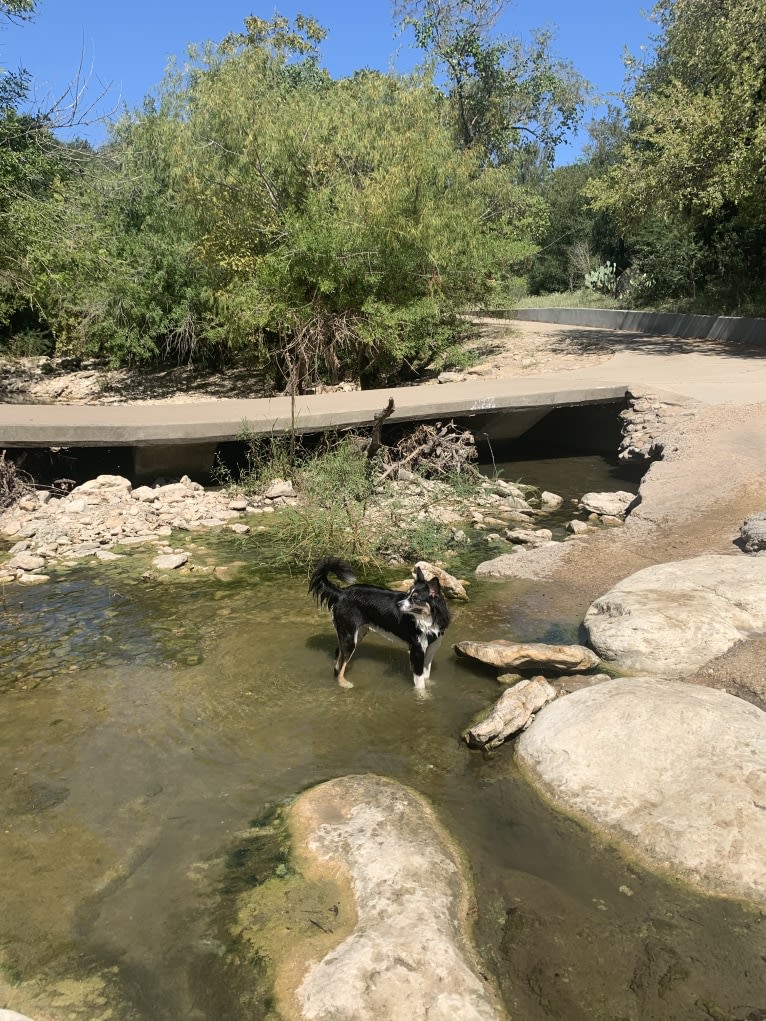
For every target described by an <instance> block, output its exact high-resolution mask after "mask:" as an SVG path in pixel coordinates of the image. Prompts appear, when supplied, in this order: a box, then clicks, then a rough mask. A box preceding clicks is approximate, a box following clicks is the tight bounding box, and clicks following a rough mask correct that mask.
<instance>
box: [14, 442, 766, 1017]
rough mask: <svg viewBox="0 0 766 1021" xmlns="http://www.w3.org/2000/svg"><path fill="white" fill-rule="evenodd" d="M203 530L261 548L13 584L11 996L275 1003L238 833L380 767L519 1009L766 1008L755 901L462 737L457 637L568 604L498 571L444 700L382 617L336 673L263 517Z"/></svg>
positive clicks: (587, 485)
mask: <svg viewBox="0 0 766 1021" xmlns="http://www.w3.org/2000/svg"><path fill="white" fill-rule="evenodd" d="M575 462H579V463H575ZM546 473H547V474H546ZM568 473H569V475H571V479H569V475H568ZM505 477H506V478H523V479H524V481H529V482H532V481H534V482H537V483H538V484H539V485H540V486H541V487H543V488H549V489H553V490H557V491H558V492H560V493H562V495H565V496H567V497H569V496H571V495H574V494H576V493H577V492H578V491H579V492H583V491H585V490H587V489H592V488H595V489H599V488H601V489H614V488H626V486H625V484H624V483H623V482H622V481H619V480H618V481H617V482H616V481H615V475H614V470H613V469H612V468H611V467H610V466H609V465H607V464H606V463H605V462H603V461H601V460H600V459H598V458H590V459H587V458H585V459H584V458H577V459H569V461H568V462H567V463H566V464H562V463H559V464H558V465H556V464H551V463H549V462H542V463H540V464H537V465H534V464H527V465H524V466H506V473H505ZM567 479H569V481H567ZM570 516H571V514H570ZM184 541H188V542H189V543H190V544H191V543H193V544H194V548H195V557H194V560H195V562H196V563H199V564H203V563H205V561H206V560H208V561H209V562H210V563H219V564H220V563H229V562H231V561H240V562H242V564H243V566H242V567H241V569H240V571H239V573H238V574H236V575H235V577H234V580H231V581H228V582H221V581H216V580H214V579H213V578H211V577H210V576H209V575H190V576H187V577H185V578H181V577H179V576H177V575H172V576H170V577H168V578H167V579H165V580H164V581H156V580H155V581H142V580H140V572H139V571H138V570H137V569H135V568H133V569H128V568H126V567H124V566H122V564H118V565H105V566H100V567H97V568H95V567H87V568H86V567H81V568H78V569H76V570H74V571H70V572H69V573H67V574H62V575H61V576H59V577H56V578H55V579H54V580H53V581H52V583H50V584H49V585H47V586H44V587H39V588H32V589H20V588H18V587H9V588H8V589H7V590H6V592H5V596H4V600H5V602H4V607H3V609H2V610H1V611H0V626H2V632H0V670H1V671H2V672H1V673H0V769H1V771H2V777H3V783H2V788H1V790H0V809H1V810H2V819H3V826H2V834H1V839H0V876H2V881H0V1006H3V1005H5V1003H6V1002H8V1003H10V1004H13V1005H14V1006H17V1005H18V1002H19V1001H18V1000H14V999H13V997H14V996H19V995H21V994H23V995H24V996H25V997H26V999H25V1000H24V1005H25V1006H27V1007H28V1006H29V1005H30V1003H35V1002H36V1003H37V1004H39V1005H40V1014H41V1015H42V1016H45V1017H48V1016H49V1015H50V1016H52V1017H54V1018H55V1019H56V1021H58V1019H59V1018H73V1019H75V1021H81V1019H82V1021H85V1019H88V1021H95V1019H97V1018H101V1017H103V1018H107V1017H108V1018H110V1019H111V1021H128V1019H130V1021H134V1019H140V1021H178V1019H181V1018H192V1019H199V1021H202V1019H205V1021H213V1019H223V1021H240V1019H241V1021H244V1019H245V1018H248V1019H251V1018H253V1017H257V1016H262V1017H273V1016H274V1015H273V1014H269V1007H268V1002H269V1001H268V998H267V996H266V994H267V992H268V991H267V990H266V991H263V993H264V996H263V998H262V999H259V993H260V992H261V991H259V990H258V989H257V988H255V992H253V990H254V987H257V976H256V975H255V974H254V973H251V972H250V971H249V970H248V969H247V968H246V967H244V966H243V965H241V964H240V965H238V964H237V959H236V954H235V951H234V950H233V949H232V945H231V933H232V930H233V927H234V924H235V917H234V916H235V912H236V901H235V898H234V896H233V894H232V893H231V891H232V890H235V889H237V888H240V889H241V887H242V885H243V884H246V883H247V882H251V881H255V878H256V877H250V876H249V875H239V876H238V875H237V874H236V873H237V869H238V868H240V865H241V864H242V863H241V861H240V859H239V858H238V856H237V854H236V849H237V847H238V846H239V843H240V841H241V839H242V834H243V833H246V832H247V830H248V827H249V826H250V824H251V822H252V821H253V820H254V819H257V818H259V817H262V816H263V814H264V812H265V811H267V809H268V808H269V806H273V805H274V804H279V803H282V802H286V801H288V800H289V799H291V798H292V797H294V796H295V795H296V794H297V793H299V792H300V791H301V790H303V789H305V788H306V787H308V786H311V785H313V784H317V783H320V782H322V781H323V780H327V779H329V778H331V777H335V776H341V775H344V774H351V773H366V772H374V773H379V774H384V775H386V776H391V777H395V778H396V779H399V780H401V781H402V782H404V783H406V784H409V785H411V786H412V787H414V788H416V789H417V790H419V791H421V792H423V793H424V794H425V795H427V796H428V797H429V798H430V799H431V800H432V802H433V803H434V805H435V806H436V809H437V811H438V813H439V816H440V818H441V819H442V821H443V822H444V824H445V825H446V826H447V828H448V829H449V831H450V832H451V833H452V834H453V835H454V837H455V838H456V839H457V840H458V841H459V842H460V844H461V845H462V847H463V848H464V849H465V852H466V855H467V859H468V861H469V863H470V866H471V868H472V872H473V878H474V882H475V886H476V894H477V899H476V910H475V913H474V920H475V922H476V929H475V935H476V939H477V943H478V946H479V948H480V951H481V953H482V955H483V959H484V961H485V962H486V966H487V968H488V969H489V971H490V972H492V973H493V974H494V975H495V977H496V979H497V981H498V983H499V985H500V988H501V990H502V993H503V995H504V997H505V1000H506V1003H507V1005H508V1008H509V1011H510V1012H511V1014H512V1015H513V1016H514V1018H517V1019H526V1021H536V1019H543V1018H557V1019H561V1021H577V1019H590V1018H603V1019H620V1018H624V1019H647V1021H648V1019H657V1021H670V1019H678V1021H692V1019H697V1018H699V1019H715V1021H724V1019H741V1021H744V1019H749V1021H757V1019H762V1018H765V1017H766V1010H764V1007H765V1006H766V995H764V988H765V986H764V956H763V955H764V953H766V947H764V941H763V936H762V934H761V933H762V926H760V925H759V919H758V916H757V915H756V914H755V913H753V912H751V911H749V910H747V909H745V908H744V907H742V906H741V905H738V904H736V903H732V902H728V901H724V900H717V899H707V898H704V897H700V896H697V895H694V894H692V893H690V892H689V891H687V890H685V889H684V888H682V887H680V886H677V885H675V884H672V883H669V882H665V881H664V880H662V879H660V878H658V877H655V876H652V875H650V874H648V873H646V872H645V871H643V870H642V869H640V868H637V867H635V866H634V865H632V864H630V863H627V862H626V861H625V860H624V859H622V858H621V857H620V856H619V855H618V854H617V853H616V852H615V851H613V850H611V849H610V848H608V847H605V846H603V845H601V844H600V843H599V842H598V841H597V840H596V839H594V838H593V837H592V836H591V835H590V834H589V833H588V832H587V831H585V830H584V829H582V828H581V827H579V826H578V825H577V824H575V823H573V822H572V821H570V820H568V819H566V818H564V817H562V816H561V815H559V814H557V813H555V812H554V811H552V810H550V809H549V808H548V807H547V806H546V805H545V804H544V803H543V802H542V801H541V800H540V799H539V798H538V796H537V795H536V794H535V793H534V791H532V790H531V789H530V788H529V787H528V785H527V784H526V782H525V781H524V780H523V779H522V778H521V777H520V776H519V774H518V773H517V771H516V769H515V767H514V763H513V755H512V751H513V749H512V745H510V744H509V745H506V746H504V747H503V748H502V749H500V750H498V751H497V752H496V753H494V754H493V755H492V756H490V757H485V756H483V755H482V754H481V753H479V752H477V751H472V750H469V749H468V748H467V747H466V746H465V745H464V744H463V743H462V742H461V741H460V733H461V731H462V730H463V729H464V728H465V727H466V726H467V724H468V723H469V722H470V720H471V718H472V716H473V715H474V714H475V713H476V712H478V711H479V710H481V709H483V708H484V707H486V706H487V705H489V704H490V703H491V702H493V701H494V700H495V699H496V698H497V696H498V687H497V684H496V682H495V680H494V676H493V674H492V673H491V672H485V671H483V670H482V669H480V668H477V667H473V666H471V665H469V664H467V663H466V662H465V661H464V660H457V659H456V658H455V656H454V654H453V653H452V651H451V647H450V646H451V643H452V642H457V641H460V640H462V639H467V638H474V639H480V640H481V639H489V638H493V637H495V638H513V639H521V640H552V639H553V640H563V641H575V640H577V632H578V626H579V623H580V614H579V613H578V615H577V616H576V617H574V616H573V618H572V619H569V620H567V619H561V617H557V618H556V619H549V618H548V617H547V616H546V611H545V606H546V600H545V598H544V592H543V590H542V586H541V585H540V584H539V583H531V582H523V583H521V582H509V583H489V582H487V583H480V582H477V581H475V582H474V583H473V585H472V586H471V601H470V603H468V604H464V605H457V606H455V605H454V604H453V610H454V622H453V625H452V628H451V630H450V634H449V639H450V644H446V645H445V646H443V648H442V650H441V651H440V654H439V656H438V657H437V660H436V664H435V667H434V672H433V680H434V683H433V688H432V697H431V698H429V699H428V700H426V701H417V700H416V699H415V697H414V694H413V689H412V684H411V678H410V674H409V670H408V666H407V657H406V654H405V653H404V652H403V651H401V650H400V649H398V648H396V647H394V646H392V645H389V644H387V643H385V642H384V641H383V640H380V639H377V638H375V637H372V636H371V637H370V638H368V639H366V640H365V643H364V644H363V645H362V646H361V647H360V650H359V652H358V653H357V656H356V658H355V660H354V662H353V664H352V667H351V669H350V672H349V674H350V677H351V678H352V679H353V681H354V683H355V685H356V686H355V688H354V689H353V690H352V691H341V690H339V689H338V688H337V686H336V685H335V684H334V681H333V677H332V653H333V649H334V640H333V634H332V629H331V626H330V621H329V617H328V615H327V614H326V613H323V612H320V611H318V610H317V609H316V608H315V607H314V606H313V604H312V602H311V601H310V600H309V598H308V596H307V595H306V585H305V577H295V578H291V577H288V576H284V575H282V576H278V575H276V574H275V573H274V572H273V571H272V570H269V569H268V568H266V567H264V563H267V562H268V546H267V544H268V536H254V537H252V538H247V539H245V540H242V539H237V538H236V537H234V536H232V535H229V534H221V535H210V536H205V537H202V538H199V537H197V538H196V539H193V540H192V539H189V540H184ZM328 552H329V551H328ZM123 563H125V562H123ZM629 739H630V735H626V740H629ZM701 782H704V778H702V777H701ZM306 924H307V925H308V924H309V923H308V921H307V922H306ZM35 996H37V997H38V998H37V1000H36V1001H35V999H34V997H35ZM253 1003H261V1004H262V1005H263V1006H262V1010H260V1012H259V1010H258V1009H254V1008H253ZM381 1021H384V1019H381Z"/></svg>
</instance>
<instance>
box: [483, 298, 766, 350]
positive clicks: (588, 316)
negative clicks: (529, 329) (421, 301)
mask: <svg viewBox="0 0 766 1021" xmlns="http://www.w3.org/2000/svg"><path fill="white" fill-rule="evenodd" d="M493 315H498V313H497V312H494V313H493ZM502 315H503V316H507V317H508V318H509V319H523V320H525V321H526V322H535V323H559V324H561V325H562V326H596V327H598V328H599V329H602V330H629V331H631V332H634V333H648V334H653V335H658V336H668V337H692V338H696V339H700V340H724V341H725V340H731V341H737V342H739V343H745V344H753V345H761V344H763V345H764V347H766V319H744V318H741V317H739V316H698V315H680V314H676V313H674V312H635V311H630V310H626V309H616V308H614V309H613V308H517V309H513V310H510V311H508V312H504V313H502Z"/></svg>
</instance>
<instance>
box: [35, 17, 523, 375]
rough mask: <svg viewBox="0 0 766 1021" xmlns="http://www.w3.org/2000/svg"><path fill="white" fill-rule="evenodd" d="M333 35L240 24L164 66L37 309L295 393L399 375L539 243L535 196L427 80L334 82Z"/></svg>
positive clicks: (125, 349) (134, 348) (369, 77)
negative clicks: (325, 62)
mask: <svg viewBox="0 0 766 1021" xmlns="http://www.w3.org/2000/svg"><path fill="white" fill-rule="evenodd" d="M321 37H322V31H321V29H320V28H319V26H317V25H316V24H315V23H314V22H313V21H311V20H310V19H296V21H295V22H294V23H292V24H290V23H288V22H287V21H286V19H283V18H280V17H277V18H275V19H274V20H273V21H271V22H265V21H263V20H262V19H256V18H250V19H248V20H247V22H246V25H245V32H243V33H240V34H237V35H232V36H229V37H227V39H226V40H224V42H223V43H222V44H221V45H220V46H217V47H216V46H212V45H210V46H206V47H204V48H202V49H201V50H200V51H197V52H195V53H194V54H193V55H192V59H191V62H190V64H189V65H188V66H187V67H186V68H184V69H180V70H179V69H171V72H170V73H169V74H168V76H167V78H166V80H165V82H164V84H163V86H162V88H161V89H160V91H159V94H158V96H157V97H156V99H155V100H152V101H149V102H147V104H146V105H145V108H144V110H142V111H140V112H137V113H135V114H132V115H130V116H128V117H126V118H124V119H123V120H122V122H120V124H118V125H117V127H116V128H115V130H114V133H113V138H112V141H111V143H110V145H109V146H108V147H107V150H105V151H104V153H102V154H100V157H99V159H98V161H97V163H96V166H95V167H93V168H91V169H90V170H88V171H87V172H86V173H85V174H84V175H83V176H82V177H81V178H78V179H77V180H74V181H71V182H69V183H68V184H67V185H66V188H67V189H68V191H67V195H66V201H65V202H63V203H62V207H63V210H64V211H63V212H62V214H61V215H62V216H63V217H64V218H65V219H66V218H67V217H69V219H68V221H67V222H66V223H62V228H61V231H60V232H59V233H60V236H61V237H63V238H67V237H68V238H69V240H68V241H67V243H66V244H65V245H63V246H62V245H59V246H58V247H56V246H54V249H53V250H50V251H47V252H45V253H44V260H45V261H46V262H47V263H48V265H51V266H54V267H55V271H54V272H52V273H49V274H48V275H47V277H46V278H45V284H44V285H40V287H39V288H38V296H37V300H38V301H39V304H40V306H41V307H43V308H44V309H45V314H46V316H47V319H48V321H49V322H50V324H51V328H52V329H53V330H54V332H55V333H56V335H57V337H58V338H59V339H60V342H61V343H67V344H73V345H74V346H75V347H78V348H79V349H83V350H84V349H86V348H88V347H90V349H92V348H93V347H94V346H95V347H96V348H98V349H99V350H101V351H103V352H105V353H108V354H110V355H111V356H112V357H115V358H118V359H124V358H129V359H133V360H141V359H146V358H153V357H159V356H163V355H165V354H166V353H168V354H172V355H173V356H175V357H178V356H179V355H180V354H184V356H189V355H191V354H194V356H195V357H198V358H199V357H211V356H216V357H222V356H226V355H228V354H230V353H232V352H236V353H238V354H240V355H246V356H247V357H249V358H251V359H253V360H255V361H256V362H257V363H258V364H259V365H260V366H261V367H262V369H263V370H264V372H266V373H267V374H268V375H269V376H270V377H271V378H272V379H273V380H274V381H275V382H276V384H277V385H281V386H288V387H290V388H296V389H298V388H300V387H302V386H306V385H310V384H311V383H313V382H314V381H316V380H317V379H337V378H339V377H341V376H344V375H354V376H363V377H364V378H365V379H368V380H370V381H372V380H375V381H377V382H380V381H382V380H384V379H398V378H402V377H404V376H407V375H408V374H411V373H412V372H417V371H418V370H419V369H420V368H422V366H423V365H425V364H426V363H428V362H429V361H431V360H432V359H434V358H435V357H438V356H439V355H440V354H444V352H446V351H447V350H448V349H449V347H450V346H451V345H452V344H453V343H454V342H455V340H456V337H458V336H459V334H460V330H461V326H460V323H459V321H458V318H457V315H456V313H457V311H458V310H460V309H462V308H464V307H466V305H471V304H475V303H478V302H480V301H482V300H483V299H484V298H485V297H486V296H487V295H488V294H489V293H490V291H491V290H492V288H493V287H495V286H497V284H498V281H499V280H500V279H502V277H503V275H504V274H510V273H512V272H513V270H514V268H515V267H516V266H517V265H518V264H519V263H520V262H521V261H522V260H523V259H524V258H526V257H527V256H528V255H529V254H530V253H531V252H532V251H533V250H534V237H535V232H536V231H538V230H539V224H540V220H541V217H542V210H541V208H540V203H539V202H538V201H537V200H535V198H534V197H533V196H531V195H530V194H529V193H528V192H527V191H526V190H525V189H523V188H520V187H518V186H517V185H516V184H515V183H514V181H513V175H512V174H511V173H510V172H509V171H508V169H507V168H505V167H503V166H490V167H486V168H482V159H481V154H480V153H479V152H477V151H475V150H473V149H470V148H469V149H465V148H463V147H460V146H456V144H455V140H454V135H453V132H452V128H451V120H450V109H449V104H448V103H447V102H446V101H445V98H444V96H443V95H442V93H441V92H440V91H439V90H438V89H436V88H434V87H433V85H432V84H431V82H430V80H429V79H428V78H427V77H422V76H419V75H416V76H411V77H407V78H399V77H396V76H393V75H384V74H378V73H373V72H359V73H357V74H355V75H353V76H352V77H350V78H346V79H341V80H338V81H335V80H333V79H332V78H331V77H330V76H329V75H328V74H327V73H326V71H324V70H323V69H322V68H321V66H320V64H319V57H318V51H317V47H318V45H319V43H320V41H321ZM84 233H85V234H87V235H90V238H91V240H88V238H87V237H85V236H83V234H84ZM74 237H76V238H77V240H76V242H75V243H73V241H72V239H73V238H74ZM42 259H43V256H41V261H42Z"/></svg>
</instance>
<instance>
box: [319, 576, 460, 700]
mask: <svg viewBox="0 0 766 1021" xmlns="http://www.w3.org/2000/svg"><path fill="white" fill-rule="evenodd" d="M330 574H334V575H335V576H336V577H337V578H340V580H341V581H343V582H346V583H351V582H354V581H355V578H354V572H353V570H352V568H351V565H350V564H348V563H346V561H345V560H340V559H339V558H338V557H325V558H324V559H323V560H320V561H319V563H318V564H317V565H316V567H315V568H314V571H313V574H312V575H311V580H310V582H309V594H310V595H312V596H313V597H314V598H315V599H316V601H317V603H318V604H319V606H326V607H327V608H328V609H329V610H330V612H331V613H332V619H333V624H334V625H335V631H336V633H337V635H338V648H337V650H336V652H335V657H336V658H335V676H336V677H337V678H338V684H340V686H341V687H343V688H353V684H352V683H351V681H347V680H346V667H347V666H348V661H349V660H350V659H351V657H352V656H353V655H354V652H355V650H356V647H357V645H358V644H359V642H360V641H361V640H362V638H364V636H365V635H366V634H367V632H368V631H376V632H377V633H378V634H381V635H384V636H385V637H386V638H393V639H398V640H399V641H401V642H404V643H405V644H406V645H407V646H408V648H409V651H410V664H411V665H412V673H413V681H414V683H415V687H416V688H418V689H420V690H422V689H423V688H425V686H426V681H427V680H428V678H429V677H430V675H431V663H432V661H433V658H434V654H435V652H436V649H437V647H438V645H439V641H440V639H441V636H442V635H443V634H444V632H445V631H446V630H447V626H448V625H449V622H450V615H449V610H448V609H447V604H446V602H445V601H444V596H443V595H442V590H441V586H440V585H439V579H438V578H432V579H431V581H426V579H425V577H424V576H423V572H422V571H421V570H420V568H419V567H418V568H417V570H416V575H415V584H414V585H413V586H412V588H411V589H410V590H409V592H407V593H404V594H403V593H401V592H394V591H392V590H391V589H387V588H380V587H379V586H377V585H354V584H348V587H347V588H338V586H337V585H333V583H332V582H331V581H330V580H329V577H328V576H329V575H330Z"/></svg>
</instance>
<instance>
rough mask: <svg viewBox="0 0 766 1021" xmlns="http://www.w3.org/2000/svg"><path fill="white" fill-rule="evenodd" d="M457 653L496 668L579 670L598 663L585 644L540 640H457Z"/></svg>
mask: <svg viewBox="0 0 766 1021" xmlns="http://www.w3.org/2000/svg"><path fill="white" fill-rule="evenodd" d="M453 647H454V649H455V652H456V653H457V654H458V656H467V657H468V658H469V659H475V660H478V661H479V662H480V663H486V664H487V666H493V667H497V668H498V669H499V670H555V671H557V672H561V673H566V672H567V671H571V672H572V673H582V672H583V671H585V670H592V669H593V667H595V666H598V664H599V658H598V656H597V655H596V653H595V652H593V651H592V650H591V649H586V647H585V646H584V645H545V644H544V643H542V642H526V643H523V642H507V641H505V639H502V638H500V639H498V640H497V641H495V642H458V643H457V645H455V646H453Z"/></svg>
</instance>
